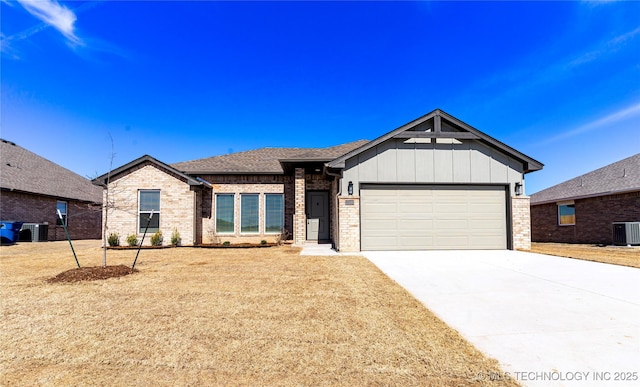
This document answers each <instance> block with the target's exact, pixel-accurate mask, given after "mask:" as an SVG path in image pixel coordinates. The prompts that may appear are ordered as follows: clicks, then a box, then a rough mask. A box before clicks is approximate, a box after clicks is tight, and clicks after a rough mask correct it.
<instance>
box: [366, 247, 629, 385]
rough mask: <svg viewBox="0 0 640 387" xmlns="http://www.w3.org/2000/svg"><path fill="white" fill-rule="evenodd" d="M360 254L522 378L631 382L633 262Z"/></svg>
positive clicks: (490, 254)
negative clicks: (616, 264) (629, 264)
mask: <svg viewBox="0 0 640 387" xmlns="http://www.w3.org/2000/svg"><path fill="white" fill-rule="evenodd" d="M363 254H364V256H365V257H367V258H368V259H369V260H371V261H372V262H373V263H374V264H375V265H377V266H378V267H379V268H380V269H381V270H382V271H383V272H385V273H386V274H387V275H388V276H389V277H391V278H392V279H394V280H395V281H397V282H398V283H399V284H400V285H402V286H403V287H405V288H406V289H407V290H408V291H409V292H411V293H412V294H413V295H414V296H415V297H416V298H418V299H419V300H420V301H422V302H423V303H424V304H425V305H426V306H427V307H428V308H429V309H430V310H431V311H433V312H434V313H436V314H437V315H438V316H439V317H440V318H441V319H442V320H444V321H445V322H446V323H447V324H448V325H449V326H451V327H453V328H455V329H456V330H458V331H459V332H460V333H461V334H462V335H463V336H464V337H465V338H466V339H467V340H469V341H470V342H471V343H473V344H474V345H475V346H476V347H477V348H478V349H480V350H481V351H483V352H484V353H486V354H487V355H489V356H490V357H493V358H495V359H497V360H498V361H499V362H500V364H501V366H502V368H503V370H504V371H506V372H508V373H509V376H510V377H512V378H515V379H517V380H518V381H519V382H520V383H521V384H523V385H527V386H549V385H556V386H565V385H566V386H578V385H579V386H593V385H596V386H600V385H616V386H638V385H640V270H639V269H634V268H628V267H623V266H615V265H608V264H602V263H596V262H587V261H580V260H574V259H568V258H559V257H552V256H547V255H541V254H533V253H525V252H519V251H506V250H505V251H431V252H426V251H422V252H417V251H411V252H365V253H363ZM480 377H487V376H486V375H481V376H480ZM616 378H617V379H618V380H616ZM630 379H631V380H630Z"/></svg>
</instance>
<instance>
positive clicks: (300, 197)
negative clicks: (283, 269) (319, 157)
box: [293, 168, 307, 245]
mask: <svg viewBox="0 0 640 387" xmlns="http://www.w3.org/2000/svg"><path fill="white" fill-rule="evenodd" d="M305 200H306V189H305V178H304V168H296V169H295V172H294V205H295V211H294V213H293V243H294V244H295V245H301V244H303V243H304V242H305V241H306V240H307V215H306V213H305Z"/></svg>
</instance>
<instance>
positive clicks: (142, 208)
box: [138, 190, 160, 233]
mask: <svg viewBox="0 0 640 387" xmlns="http://www.w3.org/2000/svg"><path fill="white" fill-rule="evenodd" d="M147 226H148V228H147ZM159 229H160V191H159V190H141V191H140V200H138V232H140V233H144V232H145V230H146V231H147V232H156V231H158V230H159Z"/></svg>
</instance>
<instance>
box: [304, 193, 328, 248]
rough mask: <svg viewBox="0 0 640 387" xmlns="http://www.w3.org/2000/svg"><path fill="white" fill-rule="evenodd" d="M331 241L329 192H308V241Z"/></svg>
mask: <svg viewBox="0 0 640 387" xmlns="http://www.w3.org/2000/svg"><path fill="white" fill-rule="evenodd" d="M322 239H329V192H327V191H309V192H307V240H311V241H317V240H322Z"/></svg>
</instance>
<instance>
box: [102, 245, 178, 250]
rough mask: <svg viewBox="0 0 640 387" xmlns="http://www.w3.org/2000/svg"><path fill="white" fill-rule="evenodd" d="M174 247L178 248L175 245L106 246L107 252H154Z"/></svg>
mask: <svg viewBox="0 0 640 387" xmlns="http://www.w3.org/2000/svg"><path fill="white" fill-rule="evenodd" d="M174 247H178V246H176V245H166V246H142V247H140V246H107V250H138V249H141V250H155V249H172V248H174Z"/></svg>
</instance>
